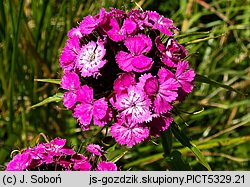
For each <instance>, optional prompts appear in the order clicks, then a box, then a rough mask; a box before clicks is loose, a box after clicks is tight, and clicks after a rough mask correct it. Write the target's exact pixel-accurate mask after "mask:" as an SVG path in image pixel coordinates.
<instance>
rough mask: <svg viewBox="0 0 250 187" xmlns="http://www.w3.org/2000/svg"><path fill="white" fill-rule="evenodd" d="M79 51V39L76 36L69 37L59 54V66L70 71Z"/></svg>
mask: <svg viewBox="0 0 250 187" xmlns="http://www.w3.org/2000/svg"><path fill="white" fill-rule="evenodd" d="M79 51H80V41H79V38H78V37H72V38H69V39H68V40H67V42H66V45H65V47H64V48H63V50H62V54H61V56H60V66H61V67H62V68H63V69H64V70H65V71H70V70H72V69H73V68H74V66H75V59H76V57H77V55H78V52H79Z"/></svg>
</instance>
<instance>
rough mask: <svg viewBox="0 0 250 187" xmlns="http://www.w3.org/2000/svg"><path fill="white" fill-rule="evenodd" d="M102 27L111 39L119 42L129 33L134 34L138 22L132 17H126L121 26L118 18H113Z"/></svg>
mask: <svg viewBox="0 0 250 187" xmlns="http://www.w3.org/2000/svg"><path fill="white" fill-rule="evenodd" d="M102 27H103V29H104V30H105V31H106V33H107V35H108V36H109V37H110V39H111V40H113V41H115V42H119V41H122V40H123V39H124V38H125V37H126V35H127V34H132V33H133V32H134V31H135V30H136V23H135V22H134V21H132V20H131V19H129V18H126V19H125V20H124V23H123V25H122V27H121V28H120V26H119V23H118V20H117V19H115V18H111V19H110V20H109V21H108V22H107V23H105V24H104V25H103V26H102Z"/></svg>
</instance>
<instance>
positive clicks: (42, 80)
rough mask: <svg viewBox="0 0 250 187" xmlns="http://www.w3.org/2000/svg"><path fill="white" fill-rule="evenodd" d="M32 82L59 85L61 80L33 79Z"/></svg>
mask: <svg viewBox="0 0 250 187" xmlns="http://www.w3.org/2000/svg"><path fill="white" fill-rule="evenodd" d="M34 81H37V82H45V83H52V84H61V79H34Z"/></svg>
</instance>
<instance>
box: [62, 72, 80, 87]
mask: <svg viewBox="0 0 250 187" xmlns="http://www.w3.org/2000/svg"><path fill="white" fill-rule="evenodd" d="M61 87H62V88H63V89H65V90H69V91H75V90H77V89H79V88H80V79H79V76H78V75H77V74H76V73H75V72H65V74H64V75H63V76H62V80H61Z"/></svg>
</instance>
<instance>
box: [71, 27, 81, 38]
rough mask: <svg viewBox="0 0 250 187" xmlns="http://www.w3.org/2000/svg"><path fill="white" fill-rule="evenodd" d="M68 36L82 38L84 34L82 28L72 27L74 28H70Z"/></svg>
mask: <svg viewBox="0 0 250 187" xmlns="http://www.w3.org/2000/svg"><path fill="white" fill-rule="evenodd" d="M68 37H69V38H74V37H77V38H82V37H83V35H82V33H81V31H80V28H79V27H76V28H72V29H70V30H69V32H68Z"/></svg>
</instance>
